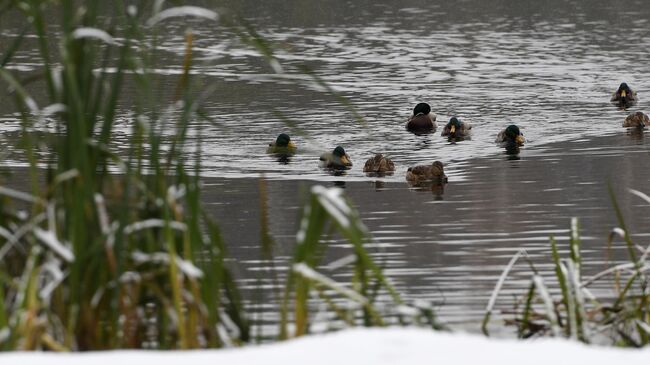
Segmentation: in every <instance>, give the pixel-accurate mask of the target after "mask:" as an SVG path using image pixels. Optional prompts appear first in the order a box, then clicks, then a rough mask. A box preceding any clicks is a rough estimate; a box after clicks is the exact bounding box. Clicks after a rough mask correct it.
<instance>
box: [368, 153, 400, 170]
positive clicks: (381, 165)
mask: <svg viewBox="0 0 650 365" xmlns="http://www.w3.org/2000/svg"><path fill="white" fill-rule="evenodd" d="M394 171H395V164H394V163H393V161H391V160H390V159H389V158H388V157H386V156H384V155H382V154H381V153H377V154H375V156H374V157H370V158H369V159H368V160H367V161H366V164H365V165H364V166H363V172H365V173H368V174H375V175H384V174H392V173H393V172H394Z"/></svg>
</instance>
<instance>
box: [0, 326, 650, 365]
mask: <svg viewBox="0 0 650 365" xmlns="http://www.w3.org/2000/svg"><path fill="white" fill-rule="evenodd" d="M0 364H2V365H36V364H37V365H116V364H117V365H131V364H137V365H145V364H156V365H179V364H187V365H208V364H209V365H215V364H220V365H223V364H238V365H239V364H241V365H248V364H251V365H253V364H262V365H275V364H277V365H292V364H296V365H298V364H300V365H306V364H309V365H320V364H323V365H343V364H353V365H361V364H373V365H383V364H409V365H410V364H427V365H430V364H468V365H469V364H471V365H476V364H499V365H509V364H516V365H521V364H526V365H531V364H545V365H547V364H553V365H561V364H571V365H577V364H589V365H597V364H606V365H615V364H650V348H647V349H643V350H630V349H616V348H605V347H597V346H586V345H583V344H580V343H575V342H570V341H566V340H552V339H544V340H531V341H516V340H494V339H487V338H484V337H480V336H476V335H468V334H458V333H456V334H453V333H441V332H433V331H430V330H423V329H403V328H391V329H353V330H346V331H342V332H338V333H333V334H327V335H318V336H316V335H315V336H309V337H304V338H300V339H296V340H292V341H288V342H283V343H277V344H271V345H263V346H251V347H247V348H243V349H228V350H206V351H185V352H181V351H166V352H162V351H155V352H154V351H109V352H93V353H77V354H53V353H16V352H14V353H4V354H0Z"/></svg>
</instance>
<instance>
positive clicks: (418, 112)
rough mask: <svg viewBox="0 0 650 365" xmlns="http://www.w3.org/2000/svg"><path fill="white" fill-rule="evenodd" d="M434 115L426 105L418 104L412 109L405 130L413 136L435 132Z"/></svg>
mask: <svg viewBox="0 0 650 365" xmlns="http://www.w3.org/2000/svg"><path fill="white" fill-rule="evenodd" d="M437 127H438V125H437V124H436V115H435V114H434V113H432V112H431V107H430V106H429V104H427V103H419V104H418V105H416V106H415V108H413V115H411V117H409V119H408V120H407V121H406V129H407V130H408V131H409V132H412V133H415V134H427V133H432V132H435V130H436V128H437Z"/></svg>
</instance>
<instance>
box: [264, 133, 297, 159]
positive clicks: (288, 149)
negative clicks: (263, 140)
mask: <svg viewBox="0 0 650 365" xmlns="http://www.w3.org/2000/svg"><path fill="white" fill-rule="evenodd" d="M266 152H267V153H283V154H293V153H295V152H296V145H295V144H293V142H291V137H289V135H288V134H286V133H280V134H279V135H278V138H276V139H275V142H271V143H269V147H268V148H267V149H266Z"/></svg>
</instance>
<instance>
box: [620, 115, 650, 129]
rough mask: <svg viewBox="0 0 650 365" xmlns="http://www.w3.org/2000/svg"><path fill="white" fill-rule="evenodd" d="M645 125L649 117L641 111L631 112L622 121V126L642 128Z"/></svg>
mask: <svg viewBox="0 0 650 365" xmlns="http://www.w3.org/2000/svg"><path fill="white" fill-rule="evenodd" d="M647 125H650V118H648V116H647V115H646V114H644V113H643V112H635V113H632V114H630V115H628V116H627V117H626V118H625V120H624V121H623V127H625V128H638V129H643V128H645V127H646V126H647Z"/></svg>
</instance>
